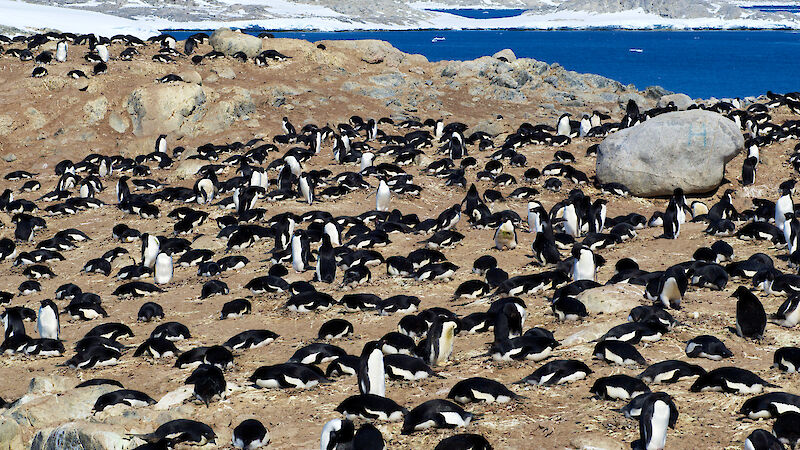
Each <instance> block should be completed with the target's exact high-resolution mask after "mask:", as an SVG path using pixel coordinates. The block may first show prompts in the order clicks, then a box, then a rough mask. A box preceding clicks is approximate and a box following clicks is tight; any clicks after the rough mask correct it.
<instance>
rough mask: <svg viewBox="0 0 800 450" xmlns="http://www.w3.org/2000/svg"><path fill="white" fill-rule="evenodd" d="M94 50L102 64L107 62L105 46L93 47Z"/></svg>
mask: <svg viewBox="0 0 800 450" xmlns="http://www.w3.org/2000/svg"><path fill="white" fill-rule="evenodd" d="M94 50H95V51H96V52H97V55H98V56H100V59H101V60H103V62H104V63H107V62H108V57H109V54H108V47H106V46H105V44H98V45H96V46H95V47H94Z"/></svg>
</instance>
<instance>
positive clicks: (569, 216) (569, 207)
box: [561, 201, 581, 237]
mask: <svg viewBox="0 0 800 450" xmlns="http://www.w3.org/2000/svg"><path fill="white" fill-rule="evenodd" d="M561 217H562V218H563V219H564V232H565V233H567V234H568V235H570V236H572V237H579V236H580V235H581V225H580V220H579V219H578V212H577V211H576V209H575V203H574V202H572V201H570V202H569V203H567V204H566V205H564V209H563V211H562V213H561Z"/></svg>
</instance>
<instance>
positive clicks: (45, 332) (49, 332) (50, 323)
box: [38, 308, 58, 339]
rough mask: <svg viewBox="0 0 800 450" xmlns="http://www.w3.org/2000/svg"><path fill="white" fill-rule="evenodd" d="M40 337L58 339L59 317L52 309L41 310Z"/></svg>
mask: <svg viewBox="0 0 800 450" xmlns="http://www.w3.org/2000/svg"><path fill="white" fill-rule="evenodd" d="M38 325H39V337H41V338H45V339H58V317H57V316H56V315H55V313H54V311H53V310H52V308H39V323H38Z"/></svg>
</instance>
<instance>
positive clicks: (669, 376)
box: [653, 369, 678, 383]
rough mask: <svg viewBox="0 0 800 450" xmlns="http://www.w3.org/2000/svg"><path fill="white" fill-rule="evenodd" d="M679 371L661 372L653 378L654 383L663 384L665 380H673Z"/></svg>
mask: <svg viewBox="0 0 800 450" xmlns="http://www.w3.org/2000/svg"><path fill="white" fill-rule="evenodd" d="M677 371H678V369H673V370H669V371H667V372H661V373H659V374H658V375H656V376H655V377H654V378H653V383H661V382H663V381H664V380H671V379H672V376H673V375H675V372H677Z"/></svg>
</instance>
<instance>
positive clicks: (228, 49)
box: [209, 28, 261, 58]
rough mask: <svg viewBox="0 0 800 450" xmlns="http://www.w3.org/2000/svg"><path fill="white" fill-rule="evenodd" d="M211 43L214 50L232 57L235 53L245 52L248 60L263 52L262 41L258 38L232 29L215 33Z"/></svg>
mask: <svg viewBox="0 0 800 450" xmlns="http://www.w3.org/2000/svg"><path fill="white" fill-rule="evenodd" d="M209 43H210V44H211V46H212V47H214V50H216V51H218V52H222V53H225V54H226V55H228V56H230V55H233V54H234V53H238V52H244V54H246V55H247V57H248V58H252V57H254V56H256V55H258V54H259V53H260V52H261V39H259V38H258V37H256V36H252V35H249V34H245V33H242V32H239V31H233V30H231V29H230V28H220V29H218V30H217V31H215V32H214V33H213V34H212V35H211V38H210V39H209Z"/></svg>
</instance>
